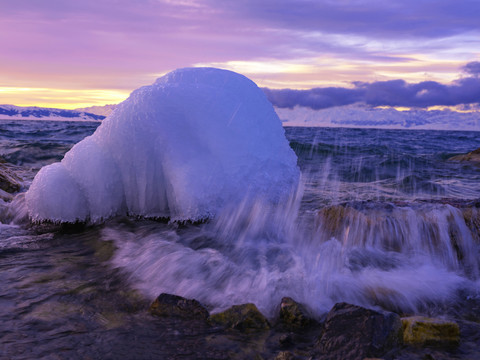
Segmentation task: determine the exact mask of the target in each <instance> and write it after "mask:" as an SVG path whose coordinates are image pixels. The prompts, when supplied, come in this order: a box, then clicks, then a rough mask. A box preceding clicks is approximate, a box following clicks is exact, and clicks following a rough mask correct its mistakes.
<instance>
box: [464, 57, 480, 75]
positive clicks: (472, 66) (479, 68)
mask: <svg viewBox="0 0 480 360" xmlns="http://www.w3.org/2000/svg"><path fill="white" fill-rule="evenodd" d="M462 70H463V71H465V72H466V73H467V74H470V75H474V76H479V75H480V61H472V62H469V63H468V64H466V65H465V66H463V67H462Z"/></svg>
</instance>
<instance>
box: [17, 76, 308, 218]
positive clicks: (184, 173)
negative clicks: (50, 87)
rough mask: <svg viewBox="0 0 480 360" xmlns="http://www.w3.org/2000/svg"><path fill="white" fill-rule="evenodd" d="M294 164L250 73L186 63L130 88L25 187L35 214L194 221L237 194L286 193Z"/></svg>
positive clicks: (274, 197)
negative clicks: (86, 134)
mask: <svg viewBox="0 0 480 360" xmlns="http://www.w3.org/2000/svg"><path fill="white" fill-rule="evenodd" d="M298 178H299V169H298V167H297V164H296V156H295V154H294V152H293V151H292V149H291V148H290V147H289V144H288V142H287V140H286V138H285V134H284V130H283V128H282V126H281V122H280V120H279V118H278V116H277V114H276V113H275V111H274V109H273V107H272V105H271V104H270V102H269V101H268V100H267V98H266V97H265V95H264V93H263V92H262V90H261V89H260V88H258V87H257V86H256V85H255V84H254V83H253V82H252V81H251V80H249V79H247V78H246V77H244V76H242V75H240V74H236V73H233V72H230V71H226V70H219V69H213V68H186V69H179V70H176V71H173V72H171V73H169V74H167V75H165V76H163V77H161V78H159V79H158V80H157V81H156V82H155V83H154V84H153V85H150V86H145V87H142V88H140V89H137V90H135V91H134V92H132V94H131V95H130V97H129V98H128V99H127V100H125V101H124V102H123V103H121V104H119V105H118V107H117V108H116V110H115V111H114V112H113V113H112V114H111V115H110V116H109V117H108V118H107V119H105V120H104V121H103V122H102V124H101V125H100V126H99V127H98V128H97V130H96V131H95V133H94V134H93V135H92V136H89V137H87V138H85V139H84V140H82V141H81V142H79V143H78V144H76V145H75V146H74V147H73V148H72V149H71V150H70V151H69V152H68V153H67V154H66V155H65V157H64V159H63V160H62V162H60V163H56V164H53V165H50V166H46V167H44V168H42V169H41V170H40V172H39V173H38V174H37V175H36V177H35V179H34V180H33V183H32V185H31V187H30V189H29V190H28V192H27V193H26V202H27V207H28V211H29V215H30V217H31V218H32V219H33V220H34V221H42V220H51V221H58V222H74V221H77V220H79V221H84V220H88V219H90V220H91V221H98V220H100V219H104V218H107V217H110V216H113V215H116V214H135V215H140V216H148V217H169V218H171V219H173V220H186V219H189V220H199V219H203V218H207V217H214V216H215V215H216V214H218V212H219V211H220V210H221V209H222V208H223V207H224V206H227V205H228V204H231V203H238V202H240V201H242V200H244V198H245V197H249V196H251V197H262V198H264V199H265V201H270V202H278V201H281V200H282V199H286V198H287V197H288V196H289V195H290V192H291V191H292V187H295V186H296V183H297V181H298Z"/></svg>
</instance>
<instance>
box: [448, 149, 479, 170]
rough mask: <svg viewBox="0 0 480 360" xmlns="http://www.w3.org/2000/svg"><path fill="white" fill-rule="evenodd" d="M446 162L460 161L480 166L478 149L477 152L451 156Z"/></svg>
mask: <svg viewBox="0 0 480 360" xmlns="http://www.w3.org/2000/svg"><path fill="white" fill-rule="evenodd" d="M448 160H453V161H461V162H463V161H468V162H471V163H474V164H475V165H479V166H480V148H478V149H477V150H473V151H471V152H469V153H468V154H463V155H456V156H452V157H451V158H450V159H448Z"/></svg>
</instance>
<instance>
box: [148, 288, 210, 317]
mask: <svg viewBox="0 0 480 360" xmlns="http://www.w3.org/2000/svg"><path fill="white" fill-rule="evenodd" d="M150 313H151V314H152V315H155V316H161V317H172V316H173V317H179V318H183V319H198V320H206V319H207V318H208V315H209V314H208V311H207V309H205V307H203V305H202V304H200V303H199V302H198V301H197V300H195V299H185V298H183V297H181V296H177V295H171V294H165V293H163V294H160V295H159V296H158V297H157V298H156V299H155V301H154V302H153V303H152V305H151V306H150Z"/></svg>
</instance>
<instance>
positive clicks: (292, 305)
mask: <svg viewBox="0 0 480 360" xmlns="http://www.w3.org/2000/svg"><path fill="white" fill-rule="evenodd" d="M280 323H281V325H283V326H284V327H286V328H288V329H291V330H303V329H306V328H308V327H310V326H312V325H314V324H316V321H315V320H314V319H313V318H311V317H310V316H309V314H308V311H307V310H306V309H305V307H304V306H303V305H302V304H299V303H297V302H296V301H295V300H293V299H292V298H290V297H284V298H283V299H282V303H281V304H280Z"/></svg>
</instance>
